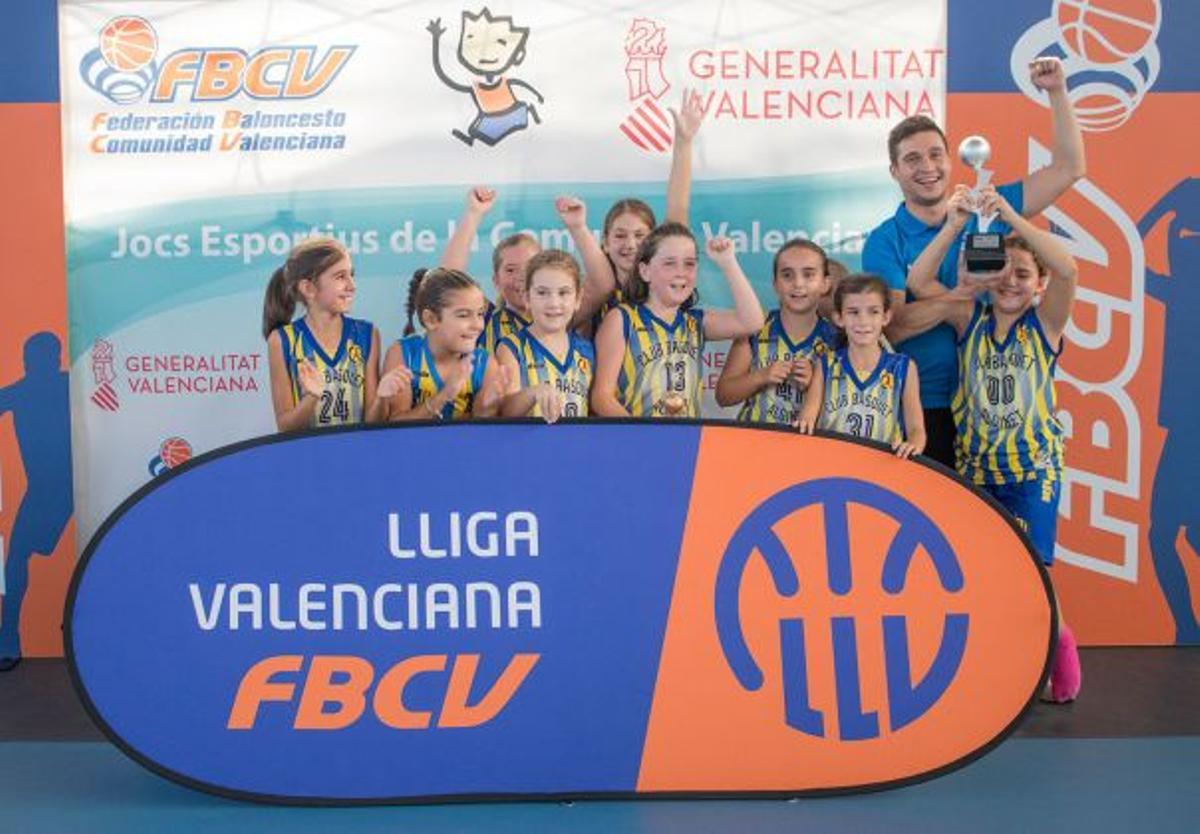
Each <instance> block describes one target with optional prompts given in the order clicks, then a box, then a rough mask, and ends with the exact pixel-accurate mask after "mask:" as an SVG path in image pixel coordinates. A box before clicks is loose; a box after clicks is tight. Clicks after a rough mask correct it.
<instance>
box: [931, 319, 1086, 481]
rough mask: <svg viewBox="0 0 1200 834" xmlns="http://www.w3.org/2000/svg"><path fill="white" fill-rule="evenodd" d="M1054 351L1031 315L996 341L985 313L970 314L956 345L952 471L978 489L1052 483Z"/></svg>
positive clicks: (1059, 449) (1056, 447) (1055, 453)
mask: <svg viewBox="0 0 1200 834" xmlns="http://www.w3.org/2000/svg"><path fill="white" fill-rule="evenodd" d="M1061 352H1062V348H1061V346H1060V347H1059V348H1058V349H1057V350H1056V349H1055V348H1053V347H1052V346H1051V345H1050V342H1049V341H1048V340H1047V339H1046V334H1045V332H1044V331H1043V330H1042V324H1041V322H1040V321H1038V317H1037V310H1036V309H1035V308H1033V307H1031V308H1029V309H1028V310H1026V311H1025V313H1024V314H1023V315H1022V316H1021V317H1020V318H1019V319H1017V320H1016V321H1015V322H1013V325H1012V327H1011V328H1010V329H1009V331H1008V335H1007V336H1005V338H1004V341H1003V342H997V341H996V319H995V317H994V315H993V313H992V308H991V307H990V306H989V305H985V304H983V303H982V302H976V303H975V312H974V313H973V314H972V316H971V322H970V324H968V325H967V329H966V331H965V332H964V333H963V337H962V339H961V340H959V343H958V380H959V382H958V390H957V392H955V395H954V400H953V401H952V403H951V409H952V410H953V413H954V425H955V428H956V429H957V431H958V439H957V441H956V446H955V458H956V463H957V466H958V471H959V472H961V473H962V474H963V476H964V477H965V478H967V479H968V480H970V481H972V482H973V483H977V484H1006V483H1018V482H1021V481H1029V480H1033V479H1035V478H1037V477H1038V476H1039V475H1041V476H1043V477H1047V476H1048V477H1052V478H1057V477H1058V474H1059V473H1060V472H1061V470H1062V464H1063V444H1062V434H1063V427H1062V424H1061V423H1059V421H1058V417H1057V416H1056V414H1055V411H1056V410H1057V399H1056V396H1055V392H1054V368H1055V366H1056V365H1057V364H1058V355H1059V353H1061Z"/></svg>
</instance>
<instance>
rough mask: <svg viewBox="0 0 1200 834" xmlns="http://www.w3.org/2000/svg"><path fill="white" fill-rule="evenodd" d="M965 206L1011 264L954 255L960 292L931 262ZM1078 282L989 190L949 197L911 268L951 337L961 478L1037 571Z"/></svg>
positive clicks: (1060, 651) (1068, 651)
mask: <svg viewBox="0 0 1200 834" xmlns="http://www.w3.org/2000/svg"><path fill="white" fill-rule="evenodd" d="M973 205H978V208H979V210H980V212H981V214H982V215H983V216H985V217H986V216H989V215H991V214H993V213H997V214H998V215H999V217H1000V220H1001V221H1003V222H1004V223H1007V224H1008V225H1009V227H1011V228H1012V230H1013V232H1014V235H1013V236H1011V237H1009V238H1007V239H1006V240H1005V247H1006V249H1007V252H1008V263H1007V264H1006V265H1005V267H1004V269H1002V270H1001V271H1000V272H998V273H990V274H972V273H969V272H967V271H966V266H965V264H964V262H963V260H962V258H960V260H959V272H958V287H956V288H955V289H954V290H950V291H947V290H946V288H945V287H944V286H942V284H941V283H940V282H939V281H938V280H937V269H938V264H940V263H941V259H942V258H943V257H945V255H946V252H948V251H949V248H950V245H951V243H952V242H953V240H954V239H955V237H956V235H957V233H958V231H959V230H961V229H962V228H963V227H964V226H965V225H966V223H967V221H968V219H969V218H970V217H971V214H972V207H973ZM1077 276H1078V270H1077V267H1076V265H1075V260H1074V258H1072V257H1071V255H1070V253H1069V252H1068V251H1067V249H1066V247H1065V246H1063V244H1062V243H1060V242H1059V241H1058V240H1057V239H1056V238H1055V236H1054V235H1051V234H1049V233H1047V232H1043V231H1041V230H1040V229H1038V228H1037V227H1035V226H1034V225H1033V224H1032V223H1030V222H1029V221H1028V220H1026V219H1025V218H1024V217H1023V216H1022V215H1021V214H1020V213H1019V212H1017V211H1015V210H1014V209H1013V207H1012V206H1011V205H1010V204H1009V202H1008V201H1007V200H1005V199H1004V197H1003V196H1001V194H1000V193H999V192H997V191H996V189H995V188H991V187H989V188H986V189H984V190H983V191H982V192H981V193H980V194H979V195H978V196H977V197H975V196H972V194H971V192H970V190H969V189H967V187H966V186H959V187H958V189H957V190H956V191H955V192H954V194H953V195H952V196H951V198H950V201H949V214H948V216H947V219H946V224H945V225H944V226H943V227H942V230H941V231H940V232H939V233H938V235H937V237H935V238H934V240H933V242H931V243H930V244H929V246H927V247H926V248H925V251H924V252H922V253H921V255H920V257H918V258H917V260H916V261H914V262H913V265H912V266H911V267H910V268H909V272H908V287H909V289H911V290H912V293H913V295H914V296H916V297H917V298H933V299H935V300H937V299H940V300H941V301H943V302H944V303H943V304H942V305H941V309H942V311H943V313H944V320H945V321H946V322H947V323H948V324H950V325H951V326H953V327H954V329H955V331H956V332H957V334H958V380H959V381H958V389H957V391H956V392H955V394H954V397H953V399H952V401H951V412H952V414H953V416H954V425H955V430H956V431H957V439H956V441H955V464H956V466H957V468H958V471H959V473H960V474H961V475H962V476H963V477H964V478H966V479H967V480H968V481H970V482H971V483H973V484H975V485H976V486H978V487H980V488H981V489H983V490H985V491H986V492H988V493H989V494H990V495H991V496H992V497H994V498H995V499H996V500H997V501H999V502H1000V503H1001V504H1003V505H1004V507H1005V509H1007V510H1008V511H1009V512H1010V513H1012V514H1013V516H1014V517H1015V518H1016V519H1017V521H1018V522H1019V523H1020V525H1021V526H1022V527H1023V528H1024V529H1025V531H1026V532H1027V533H1028V534H1029V538H1030V540H1031V541H1032V543H1033V546H1034V549H1035V550H1036V551H1037V553H1038V555H1039V556H1040V557H1041V559H1042V561H1043V562H1044V563H1045V564H1046V565H1052V564H1053V563H1054V542H1055V538H1056V535H1057V526H1058V502H1059V495H1060V489H1061V484H1062V467H1063V426H1062V424H1061V423H1060V422H1059V420H1058V416H1057V412H1058V403H1057V396H1056V393H1055V390H1054V371H1055V368H1056V366H1057V364H1058V357H1059V354H1060V353H1061V352H1062V343H1063V332H1064V331H1065V330H1066V327H1067V322H1068V321H1069V320H1070V317H1071V307H1072V305H1073V304H1074V301H1075V286H1076V281H1077ZM960 288H961V289H960ZM980 289H987V290H989V294H988V300H987V302H984V301H981V300H979V299H978V298H976V297H975V293H976V292H977V291H979V290H980ZM1058 622H1059V629H1058V645H1057V649H1056V651H1055V655H1054V663H1053V666H1052V667H1051V671H1050V682H1049V691H1048V692H1047V693H1046V695H1045V697H1046V699H1047V700H1050V701H1054V702H1057V703H1062V702H1066V701H1072V700H1074V699H1075V697H1076V695H1078V693H1079V689H1080V685H1081V682H1082V674H1081V671H1080V666H1079V654H1078V651H1077V649H1076V643H1075V636H1074V634H1073V633H1072V632H1071V629H1070V628H1069V627H1068V626H1067V624H1066V622H1065V620H1064V619H1063V617H1062V613H1061V611H1060V612H1059V620H1058Z"/></svg>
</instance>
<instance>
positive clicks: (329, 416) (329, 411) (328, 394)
mask: <svg viewBox="0 0 1200 834" xmlns="http://www.w3.org/2000/svg"><path fill="white" fill-rule="evenodd" d="M317 422H318V423H320V424H321V425H328V424H329V423H348V422H350V403H348V402H346V389H344V388H339V389H337V395H336V396H335V395H334V393H333V392H332V391H330V390H328V389H326V390H324V391H322V392H321V411H320V414H318V415H317Z"/></svg>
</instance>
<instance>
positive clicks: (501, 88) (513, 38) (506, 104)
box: [425, 6, 545, 146]
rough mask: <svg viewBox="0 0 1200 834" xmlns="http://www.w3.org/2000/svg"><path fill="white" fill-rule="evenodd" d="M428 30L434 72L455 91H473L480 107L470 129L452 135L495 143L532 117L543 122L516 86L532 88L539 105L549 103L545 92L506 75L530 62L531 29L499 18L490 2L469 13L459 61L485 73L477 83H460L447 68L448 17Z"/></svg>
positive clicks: (470, 141) (465, 17)
mask: <svg viewBox="0 0 1200 834" xmlns="http://www.w3.org/2000/svg"><path fill="white" fill-rule="evenodd" d="M425 28H426V30H427V31H428V32H429V34H431V35H433V71H434V72H435V73H437V77H438V78H440V79H441V81H442V83H443V84H445V85H446V86H447V87H449V88H450V89H452V90H457V91H458V92H460V93H470V94H471V95H472V97H473V98H474V99H475V106H476V107H477V108H478V109H479V113H478V114H477V115H476V116H475V120H474V121H473V122H471V125H470V126H469V127H468V128H467V132H466V133H463V132H462V131H461V130H457V129H455V130H452V131H451V133H453V134H454V135H455V136H457V137H458V138H459V139H461V140H462V141H463V142H466V143H467V144H468V145H473V144H474V143H475V140H476V139H478V140H479V141H481V142H483V143H484V144H485V145H489V146H490V145H495V144H496V143H497V142H499V141H500V140H501V139H503V138H504V137H506V136H508V135H509V134H510V133H515V132H516V131H518V130H524V129H525V128H527V127H528V126H529V120H530V119H533V121H534V122H536V123H539V124H540V123H541V121H542V120H541V117H540V116H538V112H537V109H536V108H535V107H534V106H533V105H532V104H530V103H528V102H525V101H521V100H520V99H518V98H517V97H516V95H515V94H514V93H513V88H514V87H522V88H524V89H526V90H528V91H529V92H530V93H532V94H533V96H534V97H535V98H536V99H537V101H538V104H543V103H545V99H544V98H543V97H542V94H541V93H539V92H538V91H537V90H535V89H534V88H533V87H532V86H530V85H529V84H527V83H525V82H524V81H521V80H520V79H518V78H505V77H504V73H506V72H507V71H508V70H510V69H512V68H513V67H515V66H516V65H518V64H520V63H521V62H522V61H524V60H525V41H526V40H527V39H528V38H529V29H528V27H526V28H518V27H516V26H513V23H512V18H511V17H493V16H492V13H491V12H490V11H488V9H487V7H486V6H485V7H484V8H483V9H482V10H481V11H480V12H479V13H478V14H471V13H470V12H467V11H464V12H463V13H462V35H461V37H460V38H459V40H458V62H459V63H460V64H462V65H463V66H464V67H465V68H466V69H467V70H468V71H469V72H472V73H474V74H475V75H478V76H482V80H480V81H475V82H474V83H471V84H459V83H458V82H457V81H455V80H454V79H452V78H451V77H450V76H448V75H447V74H446V72H445V70H443V69H442V63H441V58H440V55H439V49H438V47H439V44H440V42H441V37H442V35H444V34H445V33H446V28H445V27H444V26H442V19H441V18H436V19H434V20H431V21H429V25H428V26H426V27H425Z"/></svg>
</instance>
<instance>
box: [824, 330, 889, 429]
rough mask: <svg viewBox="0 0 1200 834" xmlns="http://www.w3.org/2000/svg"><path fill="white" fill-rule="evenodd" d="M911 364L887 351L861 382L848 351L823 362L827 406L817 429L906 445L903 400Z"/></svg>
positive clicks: (844, 350)
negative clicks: (903, 442) (904, 441)
mask: <svg viewBox="0 0 1200 834" xmlns="http://www.w3.org/2000/svg"><path fill="white" fill-rule="evenodd" d="M908 363H909V358H908V357H907V356H906V355H904V354H903V353H889V352H888V351H884V352H883V353H882V354H881V355H880V357H879V364H877V365H876V366H875V370H873V371H871V373H870V375H869V376H868V377H867V378H866V379H860V378H859V376H858V374H856V373H855V372H854V366H853V365H852V364H851V362H850V354H849V351H848V350H847V349H846V348H841V349H839V350H837V351H834V352H833V353H832V354H829V355H827V356H825V357H824V358H822V360H821V365H822V373H824V375H825V402H824V404H823V405H822V407H821V419H820V421H819V422H818V423H817V425H818V427H819V428H822V429H829V430H830V431H836V432H841V433H842V434H849V435H852V436H854V437H863V438H866V439H868V440H878V441H880V442H881V443H888V444H893V443H898V442H901V441H903V440H904V407H903V405H902V404H901V397H902V396H903V394H904V383H905V381H906V380H907V379H908Z"/></svg>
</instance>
